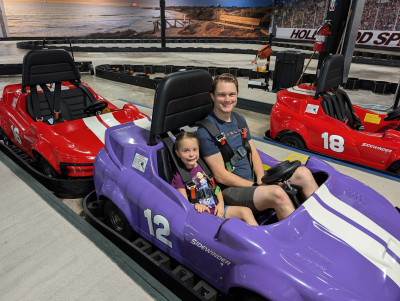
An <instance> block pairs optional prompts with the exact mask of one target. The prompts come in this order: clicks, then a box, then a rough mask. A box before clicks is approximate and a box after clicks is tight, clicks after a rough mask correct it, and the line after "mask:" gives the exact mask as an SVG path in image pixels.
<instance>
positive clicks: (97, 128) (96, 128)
mask: <svg viewBox="0 0 400 301" xmlns="http://www.w3.org/2000/svg"><path fill="white" fill-rule="evenodd" d="M83 122H84V123H85V124H86V126H87V127H88V129H89V130H91V131H92V132H93V134H95V135H96V137H97V138H99V140H100V141H101V142H102V143H103V144H104V140H105V139H104V134H105V132H106V129H107V128H106V126H105V125H104V124H102V123H101V122H100V121H99V120H98V119H97V116H92V117H86V118H83Z"/></svg>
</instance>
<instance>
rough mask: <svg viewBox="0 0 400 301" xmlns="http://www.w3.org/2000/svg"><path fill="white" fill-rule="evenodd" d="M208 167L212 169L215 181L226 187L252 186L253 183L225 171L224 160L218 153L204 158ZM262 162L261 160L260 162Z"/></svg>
mask: <svg viewBox="0 0 400 301" xmlns="http://www.w3.org/2000/svg"><path fill="white" fill-rule="evenodd" d="M204 161H206V163H207V165H208V167H209V168H210V169H211V172H212V173H213V175H214V177H215V180H216V181H217V182H218V183H221V184H223V185H225V186H236V187H246V186H252V185H253V182H251V181H248V180H245V179H243V178H241V177H239V176H237V175H235V174H234V173H232V172H229V171H227V170H226V169H225V163H224V159H223V158H222V155H221V153H220V152H219V153H216V154H214V155H211V156H208V157H204ZM260 161H261V160H260Z"/></svg>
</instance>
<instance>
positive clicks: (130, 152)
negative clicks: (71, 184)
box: [94, 123, 400, 300]
mask: <svg viewBox="0 0 400 301" xmlns="http://www.w3.org/2000/svg"><path fill="white" fill-rule="evenodd" d="M148 138H149V131H148V130H147V129H144V128H142V127H140V126H137V125H135V124H134V123H129V124H122V125H119V126H115V127H112V128H109V129H107V131H106V146H105V147H104V148H103V149H102V150H101V151H100V152H99V153H98V155H97V157H96V161H95V166H94V180H95V186H96V192H97V196H98V199H100V197H106V198H108V199H110V200H112V201H113V202H114V203H115V204H116V205H117V206H118V207H119V208H120V209H121V210H122V211H123V212H124V214H125V216H126V218H127V219H128V221H129V222H130V224H131V226H132V228H133V229H134V230H135V231H136V232H138V233H139V234H140V235H142V236H143V237H144V238H145V239H147V240H149V241H150V242H151V243H153V244H155V245H157V247H159V248H160V249H161V250H162V251H164V252H165V253H167V254H169V255H170V256H172V257H174V258H175V259H176V260H177V261H179V262H181V263H182V264H184V265H185V266H187V267H188V268H189V269H191V270H192V271H193V272H195V273H196V274H198V275H199V276H200V277H202V278H203V279H204V280H206V281H207V282H209V283H210V284H211V285H213V286H215V287H216V288H217V289H219V290H221V291H222V292H225V293H226V292H228V290H229V289H230V288H232V287H242V288H246V289H248V290H251V291H254V292H256V293H258V294H259V295H262V296H264V297H266V298H269V299H271V300H400V243H399V240H400V216H399V214H398V212H397V211H396V209H395V208H394V207H393V206H392V205H391V204H390V203H389V202H388V201H387V200H386V199H385V198H383V197H382V196H381V195H379V194H378V193H376V192H375V191H374V190H372V189H371V188H369V187H367V186H365V185H364V184H362V183H360V182H358V181H356V180H354V179H352V178H349V177H347V176H345V175H343V174H340V173H339V172H337V171H336V170H335V169H334V168H333V167H332V166H330V165H328V164H327V163H325V162H323V161H321V160H318V159H315V158H310V159H309V160H308V162H307V164H306V166H307V167H308V168H309V169H310V170H311V171H312V172H318V171H324V172H326V173H327V174H328V175H329V177H328V179H327V180H326V182H325V183H323V184H322V185H321V186H320V187H319V189H318V190H317V191H316V193H315V194H314V195H313V196H312V197H310V198H309V199H308V200H306V201H305V202H304V203H303V204H302V205H301V206H300V207H299V208H298V209H297V210H296V211H295V212H294V213H293V214H292V215H291V216H289V217H288V218H287V219H285V220H283V221H281V222H278V223H274V224H271V225H265V226H258V227H254V226H249V225H247V224H246V223H244V222H242V221H240V220H239V219H236V218H231V219H230V220H229V221H227V222H226V223H225V224H224V225H223V226H222V227H221V229H220V232H219V233H218V235H217V232H218V228H219V226H220V225H221V223H222V221H223V219H221V218H218V217H215V216H213V215H211V214H207V213H203V214H199V213H197V212H196V211H195V209H194V207H193V206H192V205H191V204H189V202H188V201H187V200H186V199H185V198H184V197H183V196H182V195H181V194H180V193H179V192H178V191H177V190H175V189H174V188H173V187H172V186H171V185H169V184H168V183H167V182H165V181H164V180H163V179H162V178H160V177H159V176H158V165H157V150H158V149H160V148H162V147H163V144H162V142H159V143H158V144H157V145H155V146H149V145H148V144H147V141H148ZM261 158H262V160H263V162H264V163H265V164H267V165H270V166H273V165H275V164H277V163H279V161H276V160H275V159H274V158H272V157H270V156H268V155H266V154H262V153H261ZM398 272H399V274H397V273H398Z"/></svg>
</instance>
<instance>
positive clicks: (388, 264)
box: [303, 196, 400, 287]
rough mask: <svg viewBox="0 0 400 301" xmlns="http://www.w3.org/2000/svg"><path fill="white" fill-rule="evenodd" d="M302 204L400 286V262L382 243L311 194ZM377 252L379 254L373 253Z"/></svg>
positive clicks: (321, 222) (312, 215)
mask: <svg viewBox="0 0 400 301" xmlns="http://www.w3.org/2000/svg"><path fill="white" fill-rule="evenodd" d="M303 206H304V207H305V208H306V210H307V211H308V213H309V214H310V215H311V217H312V218H313V219H314V220H316V221H317V222H318V223H320V224H321V225H322V226H324V227H325V228H327V229H328V230H329V231H330V232H331V233H332V234H334V235H335V236H337V237H338V238H340V239H341V240H343V241H344V242H345V243H347V244H348V245H349V246H350V247H352V248H353V249H354V250H356V251H357V252H358V253H360V254H361V255H362V256H364V257H365V258H366V259H367V260H369V261H370V262H371V263H372V264H374V265H375V266H376V267H377V268H378V269H380V270H381V271H382V272H383V273H384V274H386V275H388V276H389V277H390V278H391V279H392V280H393V281H394V282H395V283H396V284H397V286H399V287H400V264H399V263H398V262H396V260H395V259H394V258H393V257H392V256H390V255H389V254H388V253H387V252H386V248H385V247H384V246H383V245H381V244H380V243H379V242H378V241H376V240H375V239H373V238H372V237H371V236H369V235H367V234H366V233H364V232H362V231H361V230H359V229H357V228H356V227H354V226H353V225H351V224H350V223H348V222H346V221H345V220H343V219H341V218H340V217H338V216H337V215H335V214H333V213H332V212H330V211H328V210H327V209H325V208H324V207H323V206H322V205H321V204H319V203H318V201H317V200H316V199H315V198H314V197H312V196H311V197H310V198H309V199H308V200H307V201H306V202H305V203H304V204H303ZM377 252H378V253H379V254H380V256H376V255H375V254H376V253H377Z"/></svg>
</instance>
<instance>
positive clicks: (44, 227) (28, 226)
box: [0, 153, 177, 301]
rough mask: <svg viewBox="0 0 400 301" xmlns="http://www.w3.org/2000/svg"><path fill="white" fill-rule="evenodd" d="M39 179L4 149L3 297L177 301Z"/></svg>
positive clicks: (0, 218) (0, 204)
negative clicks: (6, 155)
mask: <svg viewBox="0 0 400 301" xmlns="http://www.w3.org/2000/svg"><path fill="white" fill-rule="evenodd" d="M35 182H36V181H32V178H31V177H30V176H29V175H27V174H26V173H25V172H23V171H21V169H20V168H19V167H17V166H16V165H15V163H14V162H11V161H10V160H9V159H8V158H6V157H5V155H3V154H2V153H0V191H1V194H0V300H8V301H13V300H15V301H16V300H18V301H21V300H27V301H28V300H29V301H30V300H104V301H105V300H171V299H173V300H177V298H176V297H175V295H173V294H172V293H171V292H169V291H168V290H167V289H166V288H165V287H163V286H162V285H161V284H160V283H159V282H158V281H157V280H155V279H154V278H153V277H151V276H150V275H149V274H148V273H147V272H146V271H145V270H143V269H142V268H140V266H139V265H137V264H136V263H135V262H133V260H131V259H130V258H129V257H128V256H126V255H125V254H124V253H123V252H122V251H121V250H119V249H117V248H116V247H115V246H113V245H112V244H111V243H110V242H108V241H107V240H106V239H105V238H104V237H102V236H101V235H100V234H99V233H98V232H96V231H94V230H93V229H91V227H90V226H89V225H88V224H87V223H86V222H85V221H83V219H81V218H80V217H78V216H76V215H75V214H74V213H73V212H72V211H71V209H69V208H67V207H66V206H62V204H59V203H58V202H59V200H57V199H56V198H55V197H54V196H53V195H50V193H48V192H47V193H46V191H45V190H44V188H43V187H42V186H41V185H38V184H37V182H36V183H35ZM27 183H29V184H31V185H28V184H27ZM58 213H60V214H61V215H60V214H58ZM67 219H68V220H67ZM77 225H78V227H79V230H78V228H77ZM88 236H90V239H89V238H88ZM94 242H96V245H95V244H94Z"/></svg>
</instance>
